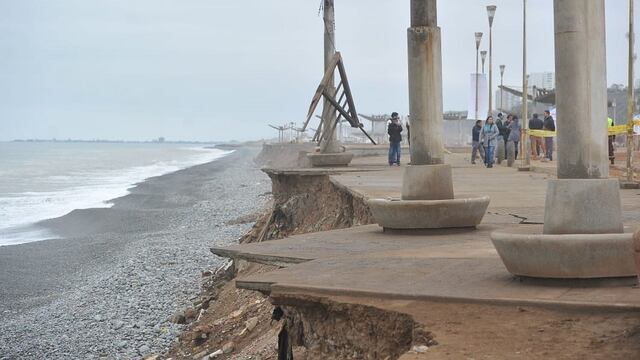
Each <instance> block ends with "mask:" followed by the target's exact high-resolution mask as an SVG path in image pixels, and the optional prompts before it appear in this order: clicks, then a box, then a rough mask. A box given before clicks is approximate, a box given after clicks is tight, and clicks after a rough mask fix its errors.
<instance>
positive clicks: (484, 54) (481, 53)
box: [480, 50, 487, 75]
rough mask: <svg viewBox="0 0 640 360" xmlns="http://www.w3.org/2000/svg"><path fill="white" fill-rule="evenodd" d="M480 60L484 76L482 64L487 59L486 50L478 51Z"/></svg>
mask: <svg viewBox="0 0 640 360" xmlns="http://www.w3.org/2000/svg"><path fill="white" fill-rule="evenodd" d="M480 58H481V59H482V75H484V62H485V60H486V59H487V50H482V51H480Z"/></svg>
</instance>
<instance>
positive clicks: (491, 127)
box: [387, 110, 556, 168]
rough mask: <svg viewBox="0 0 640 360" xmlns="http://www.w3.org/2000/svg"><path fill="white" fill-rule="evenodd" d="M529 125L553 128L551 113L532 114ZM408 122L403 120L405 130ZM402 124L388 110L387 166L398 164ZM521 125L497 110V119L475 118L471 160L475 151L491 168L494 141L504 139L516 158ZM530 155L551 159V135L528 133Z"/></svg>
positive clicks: (545, 128)
mask: <svg viewBox="0 0 640 360" xmlns="http://www.w3.org/2000/svg"><path fill="white" fill-rule="evenodd" d="M529 129H532V130H547V131H556V125H555V121H554V119H553V117H552V116H551V113H550V112H549V111H548V110H545V112H544V119H540V118H539V116H538V114H533V117H532V118H531V119H530V120H529ZM408 130H409V124H408V123H407V131H408ZM402 131H403V128H402V124H401V122H400V117H399V116H398V113H397V112H393V113H392V114H391V120H390V122H389V125H388V127H387V134H388V135H389V166H393V165H397V166H400V155H401V144H402ZM521 132H522V125H521V124H520V119H519V118H518V116H516V115H512V114H509V115H507V118H506V119H504V118H503V114H502V113H499V114H498V117H497V120H495V121H494V118H493V116H489V117H487V119H486V120H485V122H484V124H483V123H482V120H478V121H476V123H475V126H474V127H473V129H472V130H471V136H472V150H471V163H472V164H475V163H476V157H477V156H478V154H479V155H480V157H481V158H482V159H483V160H484V164H485V166H486V167H488V168H492V167H493V164H494V163H495V157H496V148H497V147H498V142H500V141H501V142H503V143H504V148H505V149H507V148H508V145H509V143H513V147H514V150H515V157H514V159H517V158H518V145H519V144H520V137H521ZM530 139H531V156H532V158H533V159H547V160H549V161H551V160H553V147H554V146H553V137H544V140H543V137H540V136H533V135H531V137H530Z"/></svg>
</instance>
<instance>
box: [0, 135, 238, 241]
mask: <svg viewBox="0 0 640 360" xmlns="http://www.w3.org/2000/svg"><path fill="white" fill-rule="evenodd" d="M197 149H198V151H202V155H196V154H195V153H194V154H192V155H190V156H191V157H188V158H187V157H185V158H183V159H182V160H180V161H179V163H178V164H177V165H169V164H166V163H165V162H164V160H163V161H157V162H155V163H152V164H145V165H133V166H130V167H125V168H122V169H119V170H117V171H118V172H120V173H129V172H131V171H132V170H133V169H147V168H154V170H153V171H150V172H149V173H148V174H145V175H147V177H140V175H137V174H136V175H135V176H133V177H130V178H128V179H126V180H128V181H125V182H123V181H122V180H120V179H118V182H117V183H116V184H117V185H118V187H117V188H113V186H112V183H111V182H110V181H111V178H110V176H112V175H105V176H104V178H103V179H102V181H103V182H104V184H102V185H103V186H107V187H109V189H110V190H109V191H107V192H106V193H104V194H101V195H103V197H95V198H93V196H90V197H91V198H92V200H91V201H89V202H86V201H85V202H84V203H78V201H77V200H76V201H75V202H73V201H72V202H71V204H70V205H71V206H63V208H62V209H60V206H58V207H57V208H56V209H55V210H50V209H44V210H45V213H46V215H43V214H40V216H39V219H38V218H36V219H31V220H30V221H29V222H24V223H19V224H16V225H13V226H9V227H5V228H0V247H3V246H14V245H22V244H26V243H30V242H37V241H47V240H53V239H59V238H61V237H63V236H60V235H59V234H56V233H55V232H53V231H51V229H49V228H48V226H47V224H48V223H49V222H50V221H52V220H56V219H61V218H64V217H65V216H68V215H70V214H71V213H74V212H77V211H82V210H93V209H104V208H111V207H113V206H114V204H115V203H116V202H117V201H119V200H120V199H122V198H125V197H126V196H128V195H130V194H132V192H134V191H135V190H136V188H137V187H138V186H140V185H142V184H144V183H145V182H147V181H149V180H151V179H153V178H157V177H161V176H165V175H169V174H172V173H175V172H178V171H181V170H185V169H188V168H191V167H193V166H199V165H205V164H209V163H212V162H215V161H219V160H221V159H223V158H224V157H226V156H228V155H230V154H232V153H233V152H234V151H235V150H236V149H237V148H236V149H223V148H219V147H216V146H200V147H198V148H197ZM211 150H216V151H218V152H219V153H213V152H211ZM202 156H204V157H205V158H198V159H196V157H202ZM109 171H110V170H107V172H109ZM92 180H93V179H92ZM78 186H79V185H78V184H75V185H73V186H72V187H69V188H63V189H58V190H55V191H54V193H53V195H52V196H53V197H56V196H60V195H57V194H60V193H66V192H72V191H75V190H78ZM94 187H95V188H94V189H92V190H93V191H92V193H95V192H97V191H98V192H99V191H101V190H102V187H101V186H99V185H96V186H94ZM114 190H115V191H114ZM80 191H81V194H83V195H90V193H87V190H84V189H82V186H80ZM70 196H72V197H73V196H77V195H76V194H73V193H72V194H71V195H70ZM74 205H75V206H76V207H75V208H74V207H73V206H74ZM18 211H20V208H18ZM56 213H57V214H56ZM27 215H28V217H30V218H33V217H34V216H32V215H35V213H34V214H27ZM45 216H46V217H45Z"/></svg>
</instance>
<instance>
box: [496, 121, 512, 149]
mask: <svg viewBox="0 0 640 360" xmlns="http://www.w3.org/2000/svg"><path fill="white" fill-rule="evenodd" d="M496 126H497V127H498V132H499V136H501V137H502V141H504V145H505V149H506V146H507V135H508V134H507V132H508V131H509V129H508V128H507V125H506V124H505V123H504V119H503V116H502V113H498V119H496Z"/></svg>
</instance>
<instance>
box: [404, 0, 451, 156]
mask: <svg viewBox="0 0 640 360" xmlns="http://www.w3.org/2000/svg"><path fill="white" fill-rule="evenodd" d="M407 38H408V52H409V54H408V55H409V56H408V57H409V111H410V113H411V164H412V165H435V164H443V163H444V154H443V150H444V148H443V143H442V132H443V129H442V127H443V124H442V56H441V45H440V43H441V40H440V28H439V27H438V23H437V10H436V0H411V27H410V28H409V29H408V30H407Z"/></svg>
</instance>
